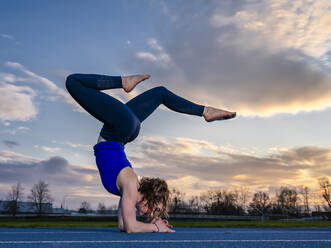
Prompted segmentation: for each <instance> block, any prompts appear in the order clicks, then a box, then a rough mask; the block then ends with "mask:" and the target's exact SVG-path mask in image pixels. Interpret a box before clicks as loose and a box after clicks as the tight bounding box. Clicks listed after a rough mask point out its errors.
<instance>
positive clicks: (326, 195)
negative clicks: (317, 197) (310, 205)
mask: <svg viewBox="0 0 331 248" xmlns="http://www.w3.org/2000/svg"><path fill="white" fill-rule="evenodd" d="M318 182H319V185H320V188H321V190H322V196H323V199H324V200H325V201H326V203H327V204H328V206H329V209H331V184H330V182H329V179H328V178H327V177H322V178H320V179H319V180H318Z"/></svg>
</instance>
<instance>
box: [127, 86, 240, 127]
mask: <svg viewBox="0 0 331 248" xmlns="http://www.w3.org/2000/svg"><path fill="white" fill-rule="evenodd" d="M161 103H162V104H164V105H165V106H166V107H168V108H169V109H171V110H173V111H176V112H179V113H184V114H190V115H197V116H203V117H204V118H205V120H206V121H208V122H210V121H214V120H222V119H223V120H225V119H230V118H233V117H235V116H236V113H235V112H229V111H225V110H222V109H216V108H213V107H209V106H203V105H199V104H196V103H193V102H191V101H188V100H186V99H184V98H182V97H180V96H178V95H176V94H174V93H173V92H171V91H170V90H168V89H167V88H166V87H164V86H158V87H155V88H153V89H150V90H148V91H145V92H144V93H142V94H140V95H138V96H136V97H135V98H133V99H131V100H130V101H129V102H127V103H126V105H127V106H128V107H129V108H130V109H131V110H132V111H133V112H134V113H135V115H136V116H137V117H138V119H139V120H140V122H143V121H144V120H145V119H146V118H147V117H148V116H149V115H150V114H151V113H153V111H154V110H155V109H156V108H157V107H158V106H159V105H160V104H161Z"/></svg>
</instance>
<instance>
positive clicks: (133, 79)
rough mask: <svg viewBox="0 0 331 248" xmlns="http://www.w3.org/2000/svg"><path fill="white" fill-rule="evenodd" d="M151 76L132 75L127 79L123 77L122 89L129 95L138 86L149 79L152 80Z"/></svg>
mask: <svg viewBox="0 0 331 248" xmlns="http://www.w3.org/2000/svg"><path fill="white" fill-rule="evenodd" d="M150 77H151V76H150V75H148V74H145V75H132V76H126V77H124V76H123V77H122V87H123V89H124V90H125V92H126V93H129V92H130V91H131V90H133V89H134V87H136V85H137V84H138V83H140V82H142V81H144V80H146V79H148V78H150Z"/></svg>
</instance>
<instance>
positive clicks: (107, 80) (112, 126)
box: [66, 74, 137, 143]
mask: <svg viewBox="0 0 331 248" xmlns="http://www.w3.org/2000/svg"><path fill="white" fill-rule="evenodd" d="M66 87H67V89H68V91H69V93H70V94H71V96H72V97H73V98H74V99H75V100H76V101H77V102H78V103H79V104H80V105H81V106H82V107H83V108H84V109H85V110H86V111H87V112H88V113H90V114H91V115H92V116H94V117H95V118H96V119H98V120H99V121H101V122H103V123H104V127H103V130H104V129H106V133H107V134H108V135H109V136H110V135H111V136H112V137H104V138H105V139H107V140H108V139H110V138H111V139H112V140H116V141H121V142H124V143H125V141H126V139H127V138H128V137H129V136H131V135H132V132H134V131H135V130H136V129H137V127H136V125H137V120H136V119H137V118H136V117H135V115H134V114H133V113H132V111H131V109H129V108H128V107H127V106H126V105H125V104H123V103H122V102H120V101H119V100H117V99H116V98H114V97H112V96H109V95H107V94H105V93H103V92H100V90H105V89H114V88H121V87H122V80H121V77H112V76H106V75H97V74H72V75H70V76H68V77H67V80H66ZM104 131H105V130H104Z"/></svg>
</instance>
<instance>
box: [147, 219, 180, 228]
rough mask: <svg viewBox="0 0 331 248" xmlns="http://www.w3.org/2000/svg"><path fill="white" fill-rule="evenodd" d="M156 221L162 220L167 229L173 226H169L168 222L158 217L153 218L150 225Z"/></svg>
mask: <svg viewBox="0 0 331 248" xmlns="http://www.w3.org/2000/svg"><path fill="white" fill-rule="evenodd" d="M157 220H162V221H163V222H164V224H166V225H167V227H174V226H173V225H170V224H169V222H168V221H167V220H166V219H161V218H160V217H155V218H154V219H153V220H152V222H151V223H152V224H155V222H156V221H157Z"/></svg>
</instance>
